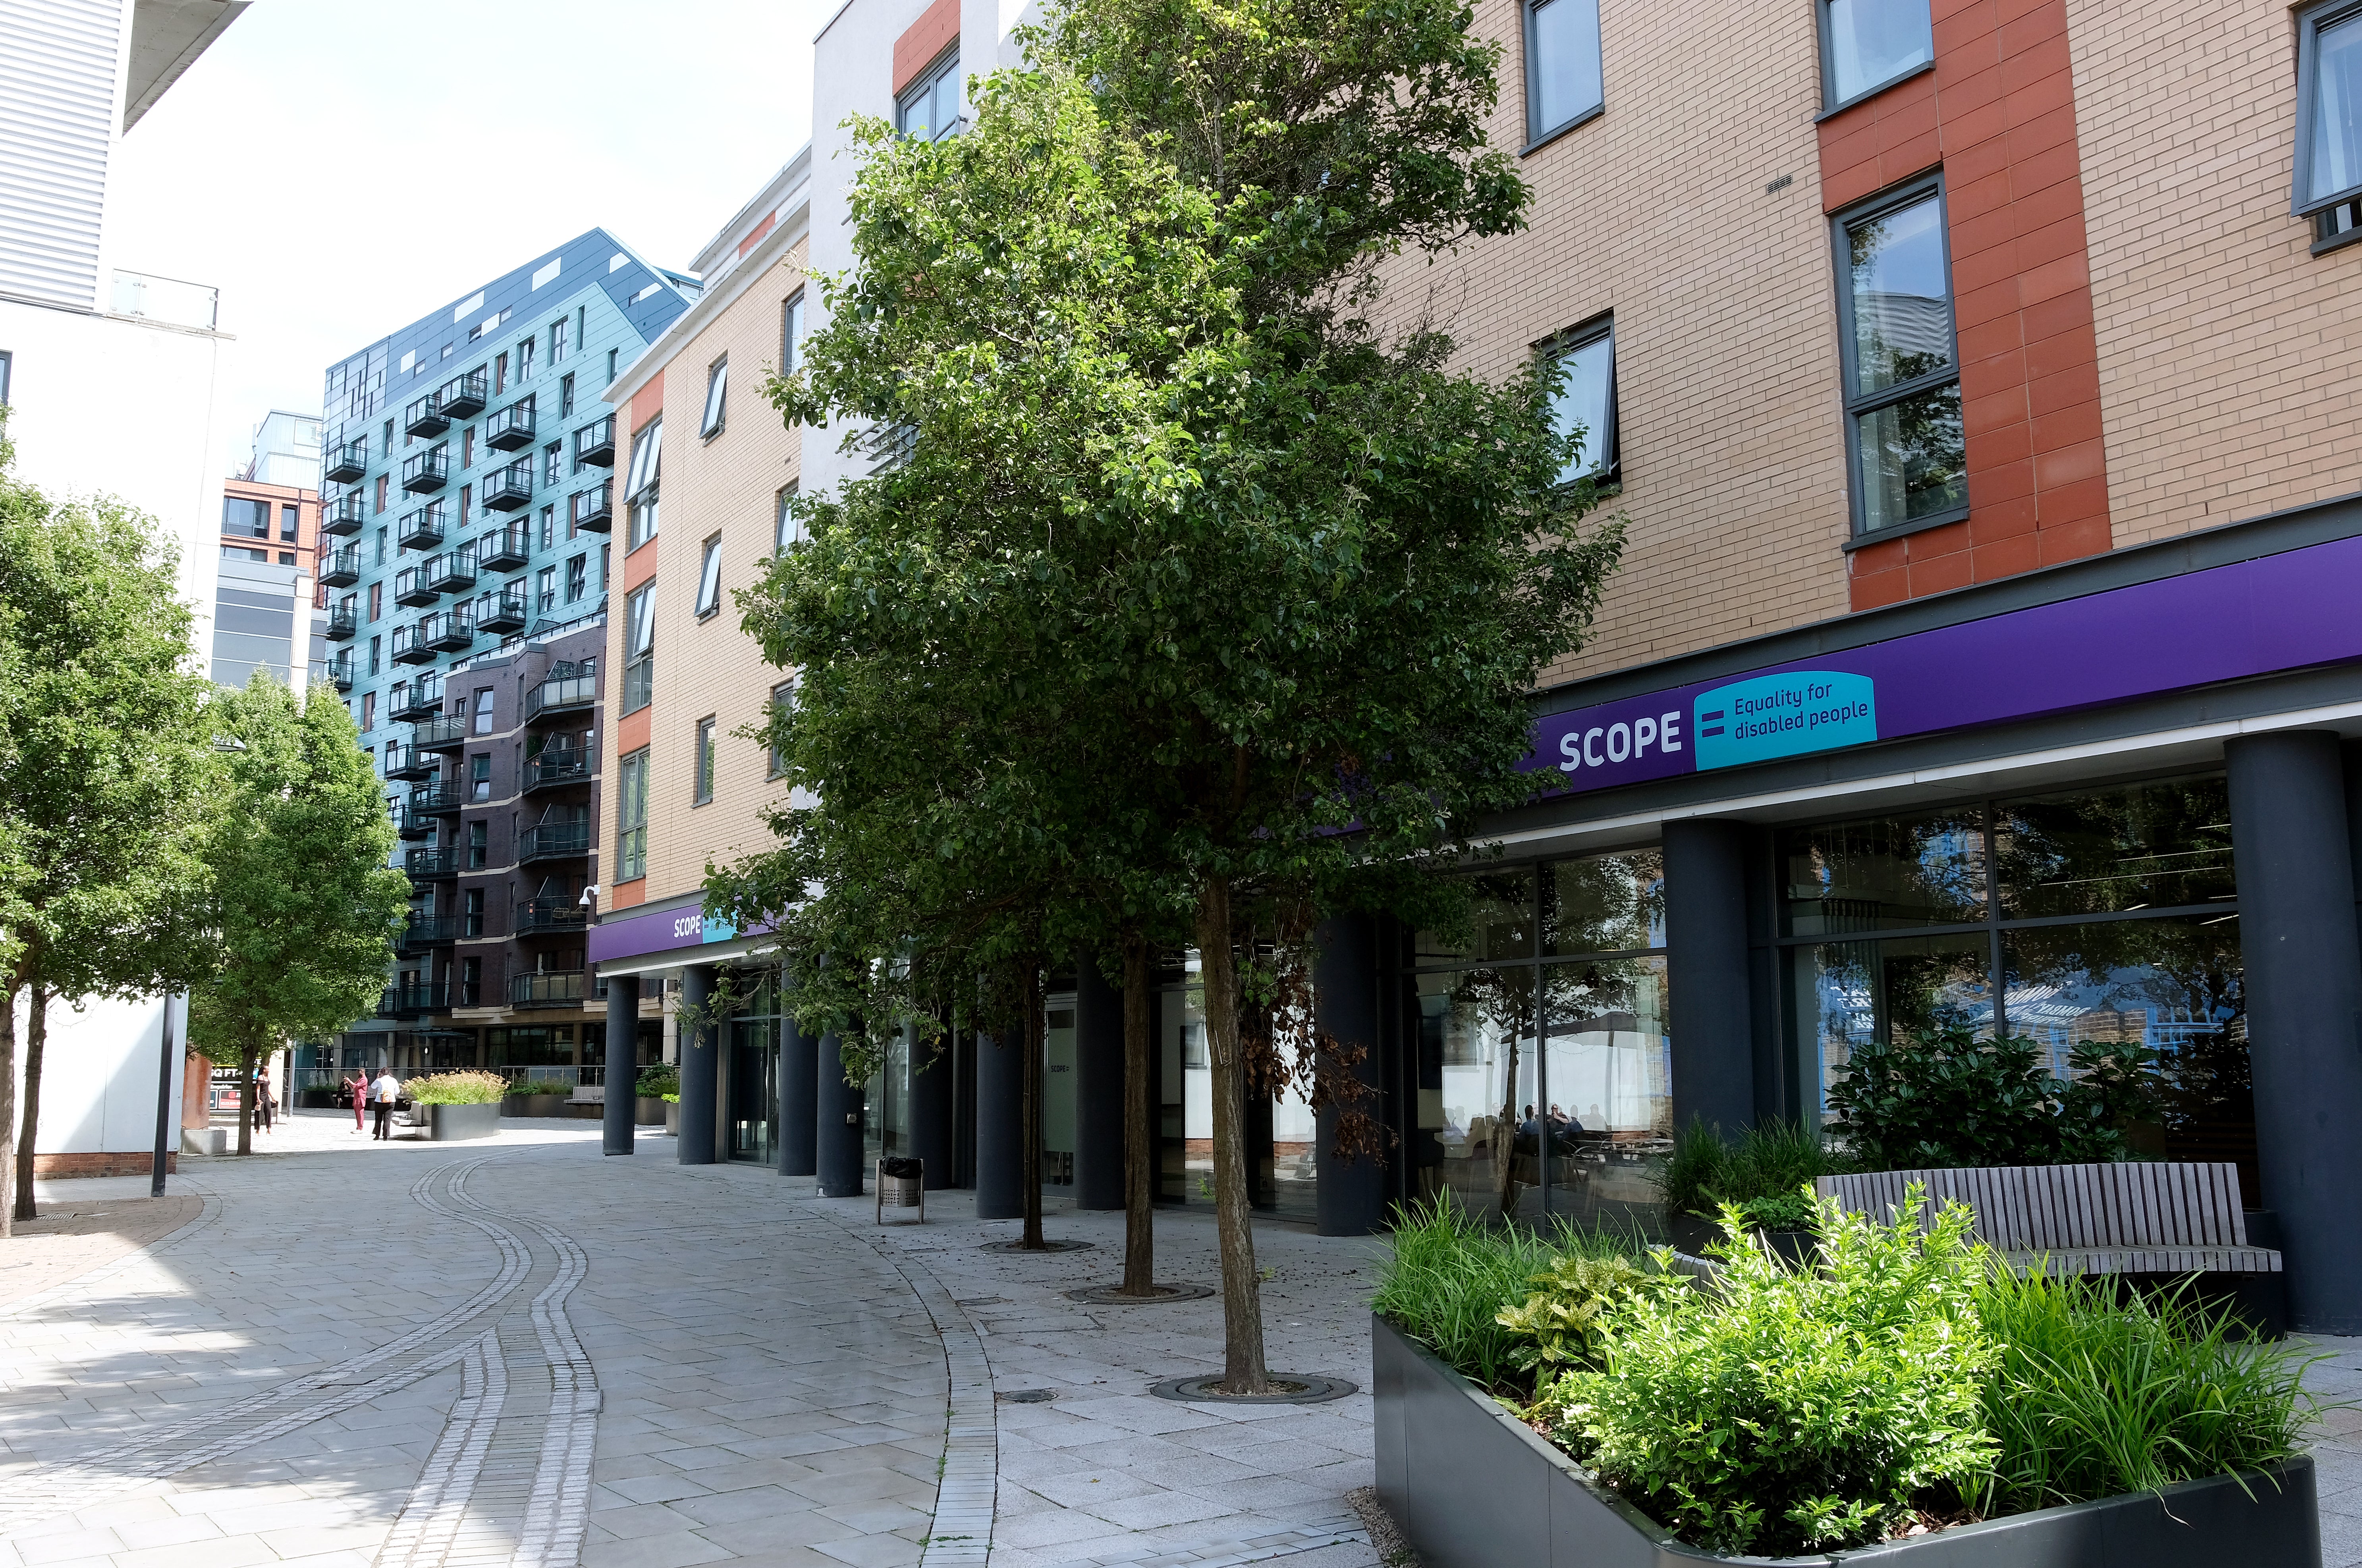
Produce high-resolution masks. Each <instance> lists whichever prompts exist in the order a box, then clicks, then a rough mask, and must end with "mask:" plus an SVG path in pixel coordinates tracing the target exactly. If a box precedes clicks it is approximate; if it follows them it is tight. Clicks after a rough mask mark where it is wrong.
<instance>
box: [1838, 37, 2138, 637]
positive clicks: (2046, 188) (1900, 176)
mask: <svg viewBox="0 0 2362 1568" xmlns="http://www.w3.org/2000/svg"><path fill="white" fill-rule="evenodd" d="M1932 3H1933V7H1934V14H1935V25H1936V69H1935V70H1934V71H1932V72H1926V73H1925V74H1922V75H1919V76H1915V77H1914V78H1912V79H1911V80H1910V81H1908V82H1904V83H1897V84H1896V85H1895V86H1893V87H1892V88H1890V89H1888V90H1887V91H1886V92H1883V93H1881V94H1878V95H1877V96H1876V97H1874V98H1871V99H1868V100H1866V101H1865V102H1863V103H1860V104H1857V105H1854V106H1853V107H1852V108H1850V109H1849V110H1847V111H1846V112H1845V113H1844V114H1841V115H1837V116H1832V117H1831V118H1829V119H1827V120H1825V121H1823V122H1822V124H1821V127H1820V149H1821V187H1822V199H1823V203H1824V207H1825V210H1827V211H1829V212H1835V211H1837V210H1838V208H1841V207H1844V206H1848V205H1849V204H1852V203H1854V202H1858V201H1860V200H1861V199H1862V198H1863V197H1865V196H1868V195H1871V194H1872V193H1876V192H1878V191H1882V190H1884V189H1885V188H1887V187H1888V186H1890V185H1893V184H1896V183H1898V182H1902V181H1904V180H1907V179H1909V178H1911V177H1912V176H1913V175H1915V174H1920V173H1924V172H1926V171H1928V170H1929V169H1932V168H1936V167H1937V166H1939V165H1940V166H1941V167H1942V169H1943V171H1944V193H1945V209H1946V216H1947V219H1948V224H1949V236H1950V240H1951V250H1952V293H1953V303H1954V311H1955V315H1956V318H1957V322H1958V326H1959V346H1960V408H1961V418H1962V422H1963V424H1964V425H1965V428H1966V434H1967V437H1968V469H1969V506H1970V513H1969V517H1968V519H1967V521H1965V522H1962V523H1957V524H1953V525H1948V526H1947V527H1942V528H1931V529H1929V530H1927V531H1926V532H1925V533H1921V534H1914V535H1911V536H1907V537H1904V538H1901V539H1895V540H1893V541H1889V542H1886V543H1882V544H1878V545H1873V546H1871V547H1868V548H1865V549H1861V550H1857V551H1856V552H1854V555H1853V558H1852V562H1851V573H1850V580H1849V588H1850V591H1851V599H1852V604H1853V608H1854V609H1856V610H1868V609H1871V608H1874V607H1875V606H1877V605H1881V604H1891V603H1894V602H1897V601H1900V600H1904V599H1913V598H1917V597H1919V596H1921V595H1923V594H1928V593H1940V592H1943V591H1947V590H1948V589H1953V588H1959V587H1963V586H1965V585H1967V584H1969V583H1970V582H1987V581H1991V580H1992V579H1994V578H1998V577H2007V576H2010V575H2011V574H2013V573H2015V572H2021V571H2030V570H2032V569H2035V568H2036V567H2039V566H2048V565H2051V564H2053V563H2055V562H2058V561H2063V560H2072V559H2074V558H2077V557H2080V556H2088V555H2096V554H2098V553H2099V552H2101V551H2103V550H2105V549H2107V548H2109V547H2110V544H2111V538H2110V532H2109V526H2108V491H2107V467H2106V462H2105V459H2104V458H2103V456H2102V451H2101V426H2100V367H2099V351H2098V348H2097V342H2096V338H2095V336H2094V334H2093V330H2092V278H2091V263H2090V259H2089V256H2088V253H2087V250H2086V245H2085V238H2084V226H2083V185H2082V171H2081V160H2080V158H2079V156H2078V153H2077V149H2076V142H2075V88H2074V77H2073V73H2072V72H2071V70H2070V64H2069V60H2068V51H2067V11H2066V5H2065V0H1932Z"/></svg>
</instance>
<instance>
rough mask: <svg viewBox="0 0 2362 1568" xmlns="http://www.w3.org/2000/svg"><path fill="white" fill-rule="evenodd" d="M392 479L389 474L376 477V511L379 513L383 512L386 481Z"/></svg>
mask: <svg viewBox="0 0 2362 1568" xmlns="http://www.w3.org/2000/svg"><path fill="white" fill-rule="evenodd" d="M391 478H392V475H390V474H380V475H378V476H377V510H378V511H380V512H383V511H384V510H385V493H386V480H389V479H391Z"/></svg>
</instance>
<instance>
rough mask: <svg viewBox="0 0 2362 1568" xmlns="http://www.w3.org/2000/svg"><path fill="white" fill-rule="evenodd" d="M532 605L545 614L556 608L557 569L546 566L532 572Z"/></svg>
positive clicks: (538, 611)
mask: <svg viewBox="0 0 2362 1568" xmlns="http://www.w3.org/2000/svg"><path fill="white" fill-rule="evenodd" d="M533 607H534V609H535V612H536V613H540V614H544V615H546V614H548V613H550V612H551V611H552V610H555V609H557V568H556V567H552V566H546V567H544V568H542V569H540V570H539V571H537V572H535V574H534V579H533Z"/></svg>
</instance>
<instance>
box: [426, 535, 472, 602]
mask: <svg viewBox="0 0 2362 1568" xmlns="http://www.w3.org/2000/svg"><path fill="white" fill-rule="evenodd" d="M425 572H426V586H427V587H429V588H431V589H433V590H435V591H436V592H437V593H464V592H466V591H468V590H469V589H470V588H473V587H475V586H476V552H475V550H474V549H473V548H472V547H469V546H467V545H462V546H460V547H458V549H456V550H451V551H449V552H447V553H446V554H443V555H439V556H429V557H427V558H426V566H425Z"/></svg>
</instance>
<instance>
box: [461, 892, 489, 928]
mask: <svg viewBox="0 0 2362 1568" xmlns="http://www.w3.org/2000/svg"><path fill="white" fill-rule="evenodd" d="M465 897H466V899H467V900H468V901H467V903H466V905H465V906H464V908H465V909H466V911H467V912H466V913H464V914H462V915H461V916H460V917H459V922H460V923H459V934H460V935H462V936H481V935H483V934H484V890H483V889H481V888H470V889H468V891H467V893H466V895H465Z"/></svg>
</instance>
